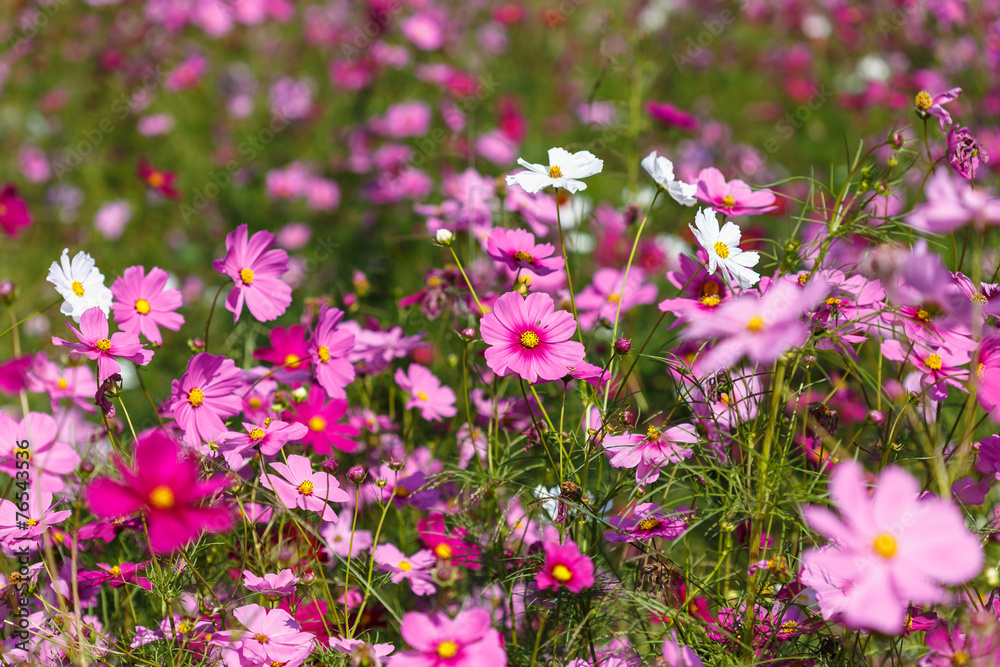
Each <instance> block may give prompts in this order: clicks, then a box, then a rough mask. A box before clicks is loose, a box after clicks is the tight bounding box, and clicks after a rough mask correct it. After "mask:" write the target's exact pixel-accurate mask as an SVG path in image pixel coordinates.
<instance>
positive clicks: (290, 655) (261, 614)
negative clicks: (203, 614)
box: [212, 604, 315, 667]
mask: <svg viewBox="0 0 1000 667" xmlns="http://www.w3.org/2000/svg"><path fill="white" fill-rule="evenodd" d="M233 616H234V617H235V618H236V620H237V621H239V622H240V623H242V624H243V626H244V627H245V628H246V630H243V629H237V630H223V631H222V632H217V633H215V634H214V635H213V636H212V643H213V644H216V645H221V646H222V659H223V662H224V663H225V664H226V665H227V666H229V667H235V666H237V665H239V666H247V667H249V666H250V665H261V666H263V665H281V667H299V665H301V664H302V663H303V662H305V659H306V658H308V657H309V654H310V653H311V652H312V645H313V641H314V640H315V636H314V635H312V634H311V633H308V632H302V628H301V626H299V624H298V623H296V622H295V619H294V618H292V615H291V614H289V613H288V612H287V611H285V610H284V609H271V610H267V609H265V608H264V607H261V606H260V605H256V604H248V605H246V606H243V607H240V608H239V609H237V610H236V611H234V612H233Z"/></svg>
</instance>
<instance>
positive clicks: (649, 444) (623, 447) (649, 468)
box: [602, 424, 698, 484]
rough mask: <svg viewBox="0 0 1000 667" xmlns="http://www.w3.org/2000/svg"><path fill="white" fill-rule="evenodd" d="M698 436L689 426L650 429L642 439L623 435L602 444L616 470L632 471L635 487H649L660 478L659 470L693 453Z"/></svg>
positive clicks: (636, 436) (651, 427) (636, 435)
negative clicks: (633, 471)
mask: <svg viewBox="0 0 1000 667" xmlns="http://www.w3.org/2000/svg"><path fill="white" fill-rule="evenodd" d="M696 442H698V434H697V432H696V431H695V428H694V426H692V425H691V424H681V425H679V426H672V427H670V428H667V429H665V430H663V431H660V429H658V428H656V427H655V426H650V427H649V428H648V429H647V431H646V434H645V435H642V434H640V433H624V434H622V435H609V436H605V438H604V440H603V442H602V444H603V446H604V451H605V453H606V454H607V455H608V456H610V457H611V460H610V461H609V463H610V464H611V465H612V466H613V467H615V468H635V482H636V484H651V483H652V482H655V481H656V480H658V479H659V478H660V468H662V467H663V466H665V465H666V464H668V463H680V462H681V461H683V460H684V459H686V458H689V457H690V456H691V454H693V452H692V451H691V448H690V447H687V446H685V445H692V444H695V443H696Z"/></svg>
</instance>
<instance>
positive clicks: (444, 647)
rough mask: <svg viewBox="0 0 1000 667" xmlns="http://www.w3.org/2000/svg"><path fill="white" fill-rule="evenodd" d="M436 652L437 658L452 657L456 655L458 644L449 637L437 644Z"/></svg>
mask: <svg viewBox="0 0 1000 667" xmlns="http://www.w3.org/2000/svg"><path fill="white" fill-rule="evenodd" d="M437 653H438V657H439V658H445V659H448V658H454V657H455V656H456V655H458V644H456V643H455V642H453V641H451V640H450V639H446V640H444V641H443V642H441V643H440V644H438V647H437Z"/></svg>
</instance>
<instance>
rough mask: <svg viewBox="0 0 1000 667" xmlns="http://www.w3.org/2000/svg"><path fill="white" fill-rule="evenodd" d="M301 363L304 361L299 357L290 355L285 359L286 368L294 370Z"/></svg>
mask: <svg viewBox="0 0 1000 667" xmlns="http://www.w3.org/2000/svg"><path fill="white" fill-rule="evenodd" d="M300 361H302V359H300V358H299V357H298V356H297V355H294V354H289V355H288V356H286V357H285V367H286V368H292V369H295V368H298V367H299V362H300Z"/></svg>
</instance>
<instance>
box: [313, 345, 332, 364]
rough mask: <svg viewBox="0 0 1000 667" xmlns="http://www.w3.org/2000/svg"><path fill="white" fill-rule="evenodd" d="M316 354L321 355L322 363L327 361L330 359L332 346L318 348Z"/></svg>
mask: <svg viewBox="0 0 1000 667" xmlns="http://www.w3.org/2000/svg"><path fill="white" fill-rule="evenodd" d="M316 356H318V357H319V360H320V363H324V364H325V363H326V362H328V361H330V348H328V347H326V346H325V345H324V346H323V347H321V348H319V349H318V350H316Z"/></svg>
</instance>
